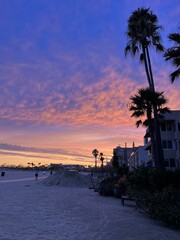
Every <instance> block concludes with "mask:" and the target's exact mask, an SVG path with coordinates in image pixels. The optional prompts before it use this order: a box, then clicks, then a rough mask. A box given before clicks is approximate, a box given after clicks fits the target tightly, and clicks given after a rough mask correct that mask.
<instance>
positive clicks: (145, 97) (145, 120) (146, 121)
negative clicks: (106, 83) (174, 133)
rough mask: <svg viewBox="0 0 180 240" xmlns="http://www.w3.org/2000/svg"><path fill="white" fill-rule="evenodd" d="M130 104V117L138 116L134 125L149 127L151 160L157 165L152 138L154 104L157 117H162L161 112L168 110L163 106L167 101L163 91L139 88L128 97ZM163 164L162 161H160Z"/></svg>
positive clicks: (153, 139)
mask: <svg viewBox="0 0 180 240" xmlns="http://www.w3.org/2000/svg"><path fill="white" fill-rule="evenodd" d="M130 100H131V106H130V108H129V110H130V111H132V112H133V113H132V115H131V117H135V118H138V119H139V120H138V121H137V122H136V126H137V127H139V126H140V125H143V126H145V127H148V128H149V133H150V138H151V153H152V160H153V162H155V166H156V167H159V163H158V162H157V161H156V152H155V151H156V148H155V138H154V106H156V109H157V113H158V118H159V119H161V118H163V114H164V113H166V112H170V110H169V108H168V107H164V105H165V104H166V103H167V99H166V98H165V97H164V96H163V92H152V91H151V90H150V89H149V88H141V89H139V90H138V93H137V94H135V95H134V96H131V97H130ZM160 164H163V163H160Z"/></svg>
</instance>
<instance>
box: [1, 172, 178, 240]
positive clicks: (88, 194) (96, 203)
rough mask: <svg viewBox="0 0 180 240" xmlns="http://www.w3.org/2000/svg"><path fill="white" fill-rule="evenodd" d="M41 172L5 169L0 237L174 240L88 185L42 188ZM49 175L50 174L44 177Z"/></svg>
mask: <svg viewBox="0 0 180 240" xmlns="http://www.w3.org/2000/svg"><path fill="white" fill-rule="evenodd" d="M48 174H49V173H46V175H43V173H40V176H39V177H40V178H39V179H38V181H35V180H34V173H33V172H22V171H9V172H6V175H5V177H1V178H0V193H1V197H0V203H1V204H0V213H1V218H0V240H35V239H39V240H52V239H59V240H75V239H78V240H86V239H88V240H91V239H93V240H94V239H96V240H111V239H113V240H118V239H121V240H131V239H133V240H134V239H137V240H145V239H146V240H169V239H173V240H178V239H179V236H180V233H179V231H176V230H173V229H169V228H167V227H165V226H164V225H163V224H162V223H160V222H156V221H154V220H152V219H150V218H148V217H147V216H145V215H144V214H142V213H139V212H138V211H137V210H136V209H135V207H134V206H133V204H132V203H131V204H127V205H126V206H124V207H123V206H122V205H121V202H120V200H119V199H116V198H112V197H102V196H99V194H98V193H96V192H94V191H93V190H90V189H88V187H70V186H67V187H63V186H46V185H44V184H42V181H44V180H43V178H44V177H46V176H47V175H48ZM48 176H49V175H48Z"/></svg>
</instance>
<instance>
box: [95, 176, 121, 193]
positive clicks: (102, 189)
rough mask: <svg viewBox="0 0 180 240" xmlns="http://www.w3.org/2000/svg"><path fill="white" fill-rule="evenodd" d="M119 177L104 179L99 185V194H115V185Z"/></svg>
mask: <svg viewBox="0 0 180 240" xmlns="http://www.w3.org/2000/svg"><path fill="white" fill-rule="evenodd" d="M117 180H118V177H109V178H106V179H104V180H103V181H102V182H101V183H100V186H99V194H100V195H103V196H114V185H115V183H116V182H117Z"/></svg>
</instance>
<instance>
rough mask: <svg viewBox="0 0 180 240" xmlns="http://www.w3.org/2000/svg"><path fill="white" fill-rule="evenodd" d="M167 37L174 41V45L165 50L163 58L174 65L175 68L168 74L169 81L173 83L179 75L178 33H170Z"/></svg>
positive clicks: (179, 47)
mask: <svg viewBox="0 0 180 240" xmlns="http://www.w3.org/2000/svg"><path fill="white" fill-rule="evenodd" d="M179 29H180V28H179ZM168 37H169V39H170V40H171V41H173V42H174V46H173V47H171V48H168V49H167V50H166V52H165V54H164V58H165V60H166V61H170V62H171V63H172V64H173V65H174V66H175V67H176V70H175V71H174V72H172V73H171V74H170V78H171V82H172V83H173V82H174V80H175V79H177V78H178V77H179V76H180V34H179V33H172V34H169V36H168Z"/></svg>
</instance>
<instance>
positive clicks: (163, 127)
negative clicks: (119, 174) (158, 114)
mask: <svg viewBox="0 0 180 240" xmlns="http://www.w3.org/2000/svg"><path fill="white" fill-rule="evenodd" d="M161 131H163V132H165V131H166V124H165V123H161Z"/></svg>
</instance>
